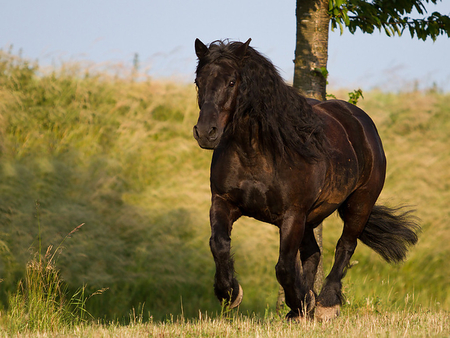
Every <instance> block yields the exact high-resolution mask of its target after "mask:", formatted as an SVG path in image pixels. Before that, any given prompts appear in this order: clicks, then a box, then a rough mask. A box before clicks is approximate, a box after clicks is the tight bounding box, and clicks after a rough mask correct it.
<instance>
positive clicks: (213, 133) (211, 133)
mask: <svg viewBox="0 0 450 338" xmlns="http://www.w3.org/2000/svg"><path fill="white" fill-rule="evenodd" d="M208 136H209V138H210V139H213V138H215V137H217V128H216V127H212V128H211V129H210V130H209V133H208Z"/></svg>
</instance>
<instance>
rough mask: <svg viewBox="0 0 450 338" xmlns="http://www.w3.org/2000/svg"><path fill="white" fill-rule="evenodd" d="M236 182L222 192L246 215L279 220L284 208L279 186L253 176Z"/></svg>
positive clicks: (267, 220) (265, 219)
mask: <svg viewBox="0 0 450 338" xmlns="http://www.w3.org/2000/svg"><path fill="white" fill-rule="evenodd" d="M234 183H235V184H232V185H229V186H227V187H226V188H225V189H223V191H222V192H223V193H224V195H225V196H226V197H227V199H229V200H230V202H232V203H233V204H234V205H236V206H238V207H239V209H240V210H241V212H242V213H243V214H244V215H246V216H250V217H254V218H256V219H259V220H261V221H264V222H269V223H274V222H276V221H277V219H278V218H279V217H280V215H281V213H282V210H283V203H282V201H283V197H282V194H281V191H280V189H279V187H275V186H273V185H272V184H270V183H267V182H264V181H262V180H255V179H251V178H250V179H241V180H238V181H236V182H234Z"/></svg>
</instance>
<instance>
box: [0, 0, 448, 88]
mask: <svg viewBox="0 0 450 338" xmlns="http://www.w3.org/2000/svg"><path fill="white" fill-rule="evenodd" d="M427 7H428V8H429V13H431V12H433V11H435V10H437V11H440V12H441V13H445V14H449V13H450V1H449V0H444V1H443V2H442V3H440V4H439V5H438V6H434V5H428V6H427ZM0 8H1V11H0V48H2V49H3V50H6V49H8V48H9V46H11V45H12V46H13V51H14V52H16V53H18V51H19V50H21V51H22V55H23V56H25V57H27V58H30V59H33V60H35V59H37V60H39V63H40V64H42V65H58V64H60V63H61V62H66V61H82V62H85V63H86V64H91V63H95V64H99V63H100V64H111V65H113V64H120V63H121V64H125V65H131V64H132V60H133V56H134V54H135V53H138V55H139V59H140V64H141V70H142V71H145V72H146V73H148V74H150V75H151V76H154V77H172V78H177V79H183V80H186V81H191V80H193V76H194V75H193V73H194V70H195V66H196V58H195V53H194V47H193V46H194V40H195V38H197V37H198V38H200V39H201V40H202V41H203V42H205V43H209V42H211V41H213V40H217V39H225V38H230V39H231V40H240V41H246V40H247V39H248V38H249V37H251V38H252V43H251V45H252V46H253V47H255V48H257V49H258V50H259V51H260V52H262V53H264V54H265V55H266V56H268V57H269V58H270V59H271V60H272V61H273V63H274V64H275V65H276V66H277V67H278V68H279V69H280V73H281V75H282V76H283V77H284V79H285V80H287V81H292V77H293V62H292V60H293V58H294V49H295V0H289V1H288V0H278V1H273V0H271V1H268V0H240V1H238V0H227V1H216V0H158V1H157V0H127V1H114V0H108V1H106V0H76V1H75V0H73V1H68V0H39V1H36V0H14V1H13V0H9V1H7V0H0ZM449 55H450V41H449V39H448V38H447V37H445V36H440V37H438V40H437V41H436V42H434V43H433V42H432V41H431V40H428V41H426V42H423V41H419V40H418V39H411V37H410V35H409V33H408V32H405V34H404V36H402V37H393V38H389V37H386V36H385V35H384V34H380V33H378V32H376V33H375V34H372V35H368V34H361V33H357V34H355V35H352V34H350V33H349V32H348V31H345V32H344V34H343V35H340V33H339V31H335V32H331V33H330V41H329V62H328V69H329V73H330V77H329V82H330V87H331V88H339V87H346V88H349V89H355V88H359V87H361V88H362V89H363V90H369V89H371V88H373V87H379V88H381V89H384V90H394V91H396V90H407V89H408V88H409V89H410V88H412V87H413V85H414V82H415V81H417V82H418V83H419V85H420V87H421V88H426V87H430V86H432V85H433V84H436V85H437V86H438V87H439V88H441V89H444V90H446V91H450V62H449V60H450V58H449Z"/></svg>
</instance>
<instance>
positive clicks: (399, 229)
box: [359, 205, 420, 263]
mask: <svg viewBox="0 0 450 338" xmlns="http://www.w3.org/2000/svg"><path fill="white" fill-rule="evenodd" d="M419 231H420V226H419V224H418V219H417V217H415V216H413V215H412V214H411V210H406V211H405V210H404V208H402V207H400V208H389V207H385V206H380V205H376V206H374V208H373V210H372V213H371V214H370V216H369V220H368V221H367V224H366V227H365V228H364V230H363V232H362V234H361V235H360V236H359V239H360V240H361V241H362V242H363V243H364V244H366V245H367V246H368V247H370V248H371V249H373V250H374V251H376V252H377V253H378V254H380V255H381V257H383V258H384V259H385V260H386V261H387V262H388V263H398V262H401V261H403V260H404V259H405V257H406V252H407V251H408V249H409V247H410V246H413V245H414V244H416V243H417V240H418V237H417V233H418V232H419Z"/></svg>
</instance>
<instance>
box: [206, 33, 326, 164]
mask: <svg viewBox="0 0 450 338" xmlns="http://www.w3.org/2000/svg"><path fill="white" fill-rule="evenodd" d="M241 46H242V43H241V42H231V43H225V42H223V41H215V42H213V43H212V44H211V45H210V47H209V52H208V55H207V57H206V58H205V59H204V60H201V61H200V62H199V65H198V68H197V71H198V69H200V68H201V67H202V66H203V65H204V64H206V63H210V62H215V61H217V60H219V59H220V61H221V62H222V61H225V60H229V61H231V62H233V63H236V64H237V65H238V67H239V69H240V70H239V73H240V77H241V83H240V86H239V91H240V92H239V96H238V107H237V109H236V112H235V114H234V116H233V120H232V122H231V125H230V127H231V128H233V129H232V130H233V131H234V132H238V131H239V132H241V133H247V134H248V133H249V131H250V133H251V134H252V135H249V137H253V136H254V135H255V134H256V135H257V137H258V144H260V146H261V150H262V151H264V152H270V153H272V154H273V155H275V156H276V157H278V156H280V155H281V156H286V155H288V157H290V156H289V155H291V154H292V153H297V154H298V155H300V156H302V157H303V158H304V159H305V160H307V161H316V160H318V159H320V158H322V157H323V156H324V154H325V153H326V149H327V147H326V144H327V142H326V140H325V137H324V133H323V121H322V119H321V118H320V117H319V116H318V115H317V114H316V113H314V112H313V111H312V108H311V106H310V105H309V104H308V103H307V102H306V99H305V97H303V96H302V95H300V93H299V92H298V90H297V89H295V88H293V87H292V86H289V85H287V84H286V83H285V82H284V80H283V79H282V78H281V76H280V74H279V72H278V70H277V69H276V68H275V66H274V65H273V64H272V62H271V61H270V60H268V59H267V58H266V57H264V56H263V55H262V54H260V53H259V52H258V51H256V50H255V49H254V48H252V47H247V50H246V53H245V55H244V57H243V59H242V60H238V59H237V57H236V56H235V54H234V51H236V50H237V49H238V48H239V47H241ZM202 63H203V65H202ZM255 128H256V129H255Z"/></svg>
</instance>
